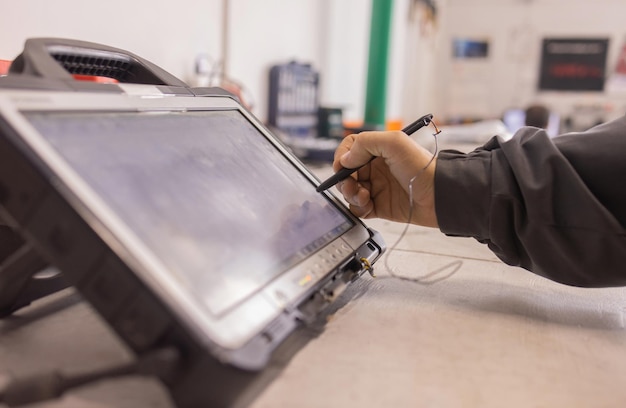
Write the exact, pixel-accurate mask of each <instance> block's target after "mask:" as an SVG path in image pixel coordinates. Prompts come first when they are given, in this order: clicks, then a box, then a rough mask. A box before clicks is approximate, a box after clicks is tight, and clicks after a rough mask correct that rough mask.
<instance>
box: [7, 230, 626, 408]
mask: <svg viewBox="0 0 626 408" xmlns="http://www.w3.org/2000/svg"><path fill="white" fill-rule="evenodd" d="M368 225H370V226H371V227H373V228H374V229H377V230H379V231H380V232H381V233H382V234H383V236H384V238H385V240H386V241H387V243H388V244H389V245H391V244H393V243H394V242H395V240H396V238H397V237H398V235H399V233H400V232H401V230H402V229H403V227H404V226H403V225H401V224H394V223H390V222H386V221H382V220H372V221H368ZM459 260H460V261H462V264H461V266H460V269H458V271H456V272H455V273H454V274H452V275H451V276H447V277H446V275H449V272H450V271H451V270H452V269H450V268H449V269H447V270H445V269H444V270H443V271H441V272H440V273H439V274H437V275H436V276H432V277H431V279H435V280H436V279H438V278H444V277H445V278H444V279H441V280H439V281H437V282H435V283H432V284H423V283H422V284H419V283H411V282H406V281H402V280H399V279H393V278H390V277H389V273H388V271H387V270H386V269H385V262H384V260H383V261H379V262H378V263H377V264H376V268H375V271H376V273H377V275H378V277H377V278H371V277H369V276H367V275H364V277H363V279H361V281H360V282H358V283H357V284H355V285H352V287H350V288H349V289H348V290H347V291H346V292H344V294H343V296H348V297H353V299H352V300H351V301H350V302H348V304H347V305H346V306H345V307H343V308H341V309H339V310H338V311H337V312H336V313H335V314H334V315H333V316H332V319H330V321H329V322H328V323H327V325H326V327H325V330H324V332H323V333H322V334H321V335H320V336H319V337H318V338H316V339H314V340H312V341H311V342H309V343H308V344H307V345H306V346H305V347H304V348H303V349H302V350H301V351H300V352H299V353H298V354H296V355H295V356H294V357H293V359H292V360H291V361H290V362H289V364H288V365H287V367H286V368H285V369H284V370H283V371H282V373H281V374H280V375H279V376H278V377H277V378H276V379H275V380H274V381H273V382H272V383H271V384H270V385H269V387H268V388H266V390H265V391H264V392H263V393H262V394H261V395H259V397H258V398H257V399H256V400H255V402H254V404H253V406H254V407H255V408H276V407H342V408H343V407H353V406H354V407H360V408H363V407H481V408H483V407H503V406H506V407H524V408H526V407H529V406H530V407H557V406H558V407H590V406H593V407H623V406H625V404H626V386H625V384H626V383H625V382H624V378H625V373H626V332H625V330H624V324H625V317H624V313H625V312H626V289H623V288H616V289H580V288H572V287H568V286H564V285H560V284H557V283H553V282H550V281H548V280H546V279H543V278H541V277H537V276H535V275H533V274H531V273H529V272H527V271H524V270H522V269H519V268H513V267H509V266H506V265H504V264H502V263H501V262H500V261H498V260H497V259H496V258H495V256H494V255H493V254H492V253H491V252H489V250H488V249H487V248H486V247H485V246H483V245H481V244H479V243H477V242H476V241H474V240H472V239H469V238H450V237H445V236H443V235H442V234H441V233H440V232H439V231H437V230H433V229H427V228H420V227H411V228H410V229H409V230H408V233H407V235H406V236H405V238H404V239H403V240H402V241H401V242H400V244H399V245H398V248H397V249H396V250H395V251H392V252H391V253H390V254H389V259H388V262H387V263H388V265H389V266H390V267H391V268H393V270H394V271H395V272H396V273H398V274H402V275H404V276H408V277H420V276H425V275H428V274H429V273H431V272H432V271H436V270H438V269H440V268H442V267H444V266H446V265H450V264H451V263H453V262H456V261H459ZM130 358H131V354H130V353H129V352H128V350H127V349H126V348H125V347H124V346H123V345H122V344H121V343H120V342H119V341H118V340H117V338H116V337H115V336H114V335H113V334H112V333H111V331H110V330H109V329H108V328H107V326H106V325H105V324H104V323H103V322H102V321H101V319H100V318H99V317H98V316H96V314H95V313H94V312H93V311H92V310H91V308H90V307H89V306H88V305H87V304H85V303H84V302H82V301H81V300H80V298H79V297H78V295H76V294H75V293H74V292H73V291H72V290H71V289H69V290H65V291H63V292H61V293H58V294H55V295H53V296H50V297H48V298H45V299H42V300H41V301H38V302H36V303H35V304H33V305H31V306H29V307H28V308H25V309H23V310H21V311H19V312H18V313H17V314H16V315H15V316H13V317H10V318H8V319H4V320H2V321H0V367H1V370H10V371H12V372H14V373H17V374H23V373H31V372H34V371H38V370H42V369H51V368H55V367H62V368H64V369H65V370H67V371H72V370H76V371H83V370H85V369H90V368H97V367H104V366H108V365H109V364H113V363H116V362H123V361H128V360H129V359H130ZM1 382H2V376H1V375H0V384H1ZM36 406H37V407H60V406H63V407H87V408H90V407H94V408H95V407H133V408H136V407H144V406H149V407H171V406H172V403H171V401H170V399H169V398H168V395H167V392H166V391H165V390H164V389H163V388H162V387H161V386H160V385H159V384H158V383H157V382H155V381H151V380H141V379H120V380H114V381H107V382H103V383H100V384H95V385H91V386H87V387H84V388H82V389H79V390H76V391H73V392H71V393H69V394H67V395H66V396H65V397H64V398H63V399H62V400H60V401H57V402H51V403H45V404H39V405H36Z"/></svg>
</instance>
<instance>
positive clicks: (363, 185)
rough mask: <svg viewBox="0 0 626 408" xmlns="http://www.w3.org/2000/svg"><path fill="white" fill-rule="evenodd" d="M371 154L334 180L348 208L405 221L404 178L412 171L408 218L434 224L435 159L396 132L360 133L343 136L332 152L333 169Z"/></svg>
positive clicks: (366, 215) (368, 215)
mask: <svg viewBox="0 0 626 408" xmlns="http://www.w3.org/2000/svg"><path fill="white" fill-rule="evenodd" d="M372 157H376V159H375V160H373V161H372V162H371V163H369V164H367V165H365V166H363V167H362V168H361V169H359V170H358V171H357V172H355V173H354V174H353V175H352V176H351V177H348V178H347V179H346V180H344V181H342V182H341V183H339V184H338V185H337V188H338V189H339V191H340V192H341V193H342V194H343V196H344V198H345V199H346V201H347V202H348V204H349V205H350V211H352V213H353V214H355V215H356V216H358V217H361V218H384V219H388V220H391V221H399V222H407V220H408V217H409V210H410V201H409V195H408V194H409V182H410V180H411V179H412V178H413V177H415V176H416V178H415V180H414V181H413V189H412V190H413V212H412V215H411V220H409V221H410V222H411V223H413V224H419V225H424V226H429V227H437V226H438V224H437V216H436V214H435V191H434V179H435V168H436V164H437V163H436V162H437V159H436V158H434V159H433V158H432V154H431V153H430V152H428V151H427V150H426V149H424V148H423V147H421V146H420V145H418V144H417V143H415V142H414V141H413V139H411V138H410V137H407V135H406V134H404V133H403V132H401V131H387V132H382V131H373V132H362V133H359V134H356V135H349V136H347V137H345V138H344V139H343V141H342V142H341V143H340V145H339V147H338V148H337V150H336V151H335V160H334V162H333V169H334V170H335V171H338V170H339V169H340V168H341V167H345V168H357V167H359V166H361V165H363V164H364V163H367V162H368V161H369V160H370V159H371V158H372ZM431 159H432V162H431ZM429 162H430V164H429Z"/></svg>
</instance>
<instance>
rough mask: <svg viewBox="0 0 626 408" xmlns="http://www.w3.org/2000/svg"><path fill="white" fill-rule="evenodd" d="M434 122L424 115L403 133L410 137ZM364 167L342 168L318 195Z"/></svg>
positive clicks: (319, 190)
mask: <svg viewBox="0 0 626 408" xmlns="http://www.w3.org/2000/svg"><path fill="white" fill-rule="evenodd" d="M432 120H433V115H431V114H430V113H429V114H427V115H424V116H422V117H421V118H419V119H417V120H416V121H415V122H413V123H411V124H410V125H408V126H407V127H405V128H404V129H402V131H403V132H404V133H406V135H407V136H410V135H412V134H413V133H415V132H417V131H418V130H419V129H421V128H423V127H424V126H428V125H429V124H430V122H431V121H432ZM375 158H376V157H372V158H371V159H370V160H369V161H368V162H367V163H365V164H364V165H363V166H365V165H366V164H368V163H370V162H371V161H372V160H374V159H375ZM363 166H360V167H357V168H355V169H346V168H344V167H342V168H341V170H339V171H338V172H337V173H335V174H333V175H332V176H330V177H329V178H328V179H326V180H325V181H323V182H322V183H321V184H320V185H319V186H318V187H317V188H316V189H315V190H316V191H317V192H318V193H321V192H322V191H325V190H328V189H329V188H331V187H332V186H334V185H335V184H337V183H339V182H340V181H342V180H345V179H347V178H348V177H350V174H352V173H354V172H355V171H357V170H358V169H360V168H361V167H363Z"/></svg>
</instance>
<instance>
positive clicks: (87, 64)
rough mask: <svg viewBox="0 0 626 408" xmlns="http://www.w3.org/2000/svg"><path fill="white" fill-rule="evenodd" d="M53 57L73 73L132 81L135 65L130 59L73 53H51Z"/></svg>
mask: <svg viewBox="0 0 626 408" xmlns="http://www.w3.org/2000/svg"><path fill="white" fill-rule="evenodd" d="M50 55H52V57H53V58H54V59H55V60H56V61H57V62H58V63H59V64H61V65H62V66H63V68H65V69H66V70H67V71H68V72H69V73H70V74H73V75H90V76H101V77H106V78H113V79H116V80H118V81H120V82H132V80H129V79H130V78H132V77H133V76H134V74H133V72H132V69H133V65H132V63H131V61H130V60H124V59H117V58H107V57H100V56H97V57H95V56H84V55H76V54H71V53H51V54H50Z"/></svg>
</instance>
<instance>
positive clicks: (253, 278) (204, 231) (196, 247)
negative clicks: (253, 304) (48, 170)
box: [26, 110, 354, 316]
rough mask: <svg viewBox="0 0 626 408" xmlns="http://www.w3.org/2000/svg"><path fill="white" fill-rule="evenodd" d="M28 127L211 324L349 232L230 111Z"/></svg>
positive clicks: (39, 119)
mask: <svg viewBox="0 0 626 408" xmlns="http://www.w3.org/2000/svg"><path fill="white" fill-rule="evenodd" d="M26 117H27V119H28V120H29V121H30V123H31V124H32V125H33V126H34V127H35V128H36V129H37V130H38V131H39V132H40V134H41V135H42V136H43V137H44V139H46V140H47V141H48V142H49V143H50V144H51V146H52V147H53V148H54V149H55V150H56V151H57V152H58V154H59V155H60V156H61V157H63V158H64V159H65V161H66V162H67V163H68V164H69V165H70V167H72V168H73V169H74V171H75V172H76V173H77V174H79V175H80V176H81V177H82V178H83V180H85V181H86V183H87V184H88V185H89V186H90V188H91V189H92V190H93V191H94V192H95V194H96V195H98V196H99V197H100V199H101V200H103V201H104V203H105V204H106V205H107V206H108V207H110V208H111V209H112V210H113V212H114V213H115V214H117V216H118V217H119V218H120V219H121V221H122V222H124V223H125V224H126V225H127V226H128V227H129V228H130V230H132V231H133V233H134V234H136V235H137V237H138V238H139V239H140V240H141V241H143V242H144V243H145V245H146V246H147V247H148V249H149V250H150V251H152V252H153V253H154V255H155V256H156V257H157V258H158V259H159V260H160V262H162V264H163V265H164V266H165V267H166V268H167V270H169V271H170V273H171V274H173V275H174V276H175V277H176V279H177V280H178V281H180V282H181V283H182V284H183V285H184V286H186V287H188V289H189V293H192V294H193V295H194V296H196V297H197V298H198V300H199V301H200V303H201V304H202V305H204V306H205V307H206V309H207V310H208V311H209V312H210V313H211V314H213V315H214V316H219V315H220V314H223V313H226V312H228V310H229V309H230V308H233V307H235V306H236V305H237V304H239V303H240V302H242V301H244V300H245V299H246V298H247V297H249V296H250V295H252V294H254V293H255V292H257V291H259V290H260V289H261V288H262V287H263V286H264V285H266V284H268V283H269V282H270V281H272V280H273V279H275V278H276V277H277V276H279V275H280V274H281V273H283V272H284V271H286V270H287V269H288V268H290V267H291V266H293V265H295V264H297V263H298V262H299V261H301V260H303V259H305V258H306V257H307V256H308V255H310V254H312V253H313V252H315V251H316V250H317V249H319V248H321V247H323V246H324V245H325V244H327V243H328V242H330V241H332V240H334V239H335V238H337V237H338V236H340V235H341V234H342V233H343V232H345V231H347V230H349V229H350V228H351V227H352V226H353V225H354V224H353V221H351V220H350V219H349V218H348V217H347V216H346V215H344V214H343V213H342V212H341V211H340V210H339V209H337V208H336V207H335V206H334V205H333V204H332V203H331V202H330V201H329V200H327V199H326V198H325V197H324V196H323V195H321V194H318V193H316V192H315V188H314V186H313V184H312V183H311V182H310V180H309V179H307V178H306V177H305V176H304V175H303V174H302V173H300V172H299V171H298V170H297V169H296V168H295V167H294V166H293V164H292V163H290V162H289V161H288V159H287V158H285V157H284V156H283V154H282V153H281V152H280V151H279V150H278V149H276V147H275V146H273V145H272V143H271V142H270V141H269V140H267V139H266V138H265V137H264V136H262V135H261V134H260V132H259V131H258V130H257V129H256V128H255V127H254V126H253V125H252V124H251V123H249V122H248V120H247V119H246V118H245V117H244V116H243V115H242V114H241V113H240V112H239V111H236V110H217V111H195V112H194V111H188V112H173V111H166V112H124V113H115V112H111V113H97V114H96V113H89V112H74V113H67V112H65V113H55V112H39V113H38V112H34V113H32V112H31V113H27V114H26Z"/></svg>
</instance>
